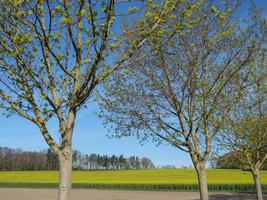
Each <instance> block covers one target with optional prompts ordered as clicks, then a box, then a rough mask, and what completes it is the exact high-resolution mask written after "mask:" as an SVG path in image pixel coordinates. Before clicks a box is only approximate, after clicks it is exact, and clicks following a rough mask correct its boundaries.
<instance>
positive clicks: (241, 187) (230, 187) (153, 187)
mask: <svg viewBox="0 0 267 200" xmlns="http://www.w3.org/2000/svg"><path fill="white" fill-rule="evenodd" d="M57 186H58V184H57V183H38V182H34V183H29V182H27V183H26V182H19V183H14V182H2V183H1V182H0V187H1V188H57ZM72 188H77V189H98V190H128V191H186V192H187V191H188V192H189V191H198V185H197V184H97V183H94V184H90V183H74V184H73V185H72ZM208 189H209V191H227V192H241V193H244V192H246V193H247V192H254V191H255V187H254V185H253V184H208ZM262 189H263V192H264V193H267V185H262Z"/></svg>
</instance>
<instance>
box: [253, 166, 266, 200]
mask: <svg viewBox="0 0 267 200" xmlns="http://www.w3.org/2000/svg"><path fill="white" fill-rule="evenodd" d="M251 173H252V175H253V179H254V183H255V188H256V194H257V200H263V197H262V189H261V182H260V170H259V169H256V170H252V171H251Z"/></svg>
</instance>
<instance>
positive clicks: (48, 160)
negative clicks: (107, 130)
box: [0, 147, 155, 171]
mask: <svg viewBox="0 0 267 200" xmlns="http://www.w3.org/2000/svg"><path fill="white" fill-rule="evenodd" d="M58 167H59V166H58V158H57V156H56V155H55V154H54V153H53V152H52V151H51V150H50V149H48V150H43V151H40V152H31V151H23V150H21V149H11V148H7V147H0V170H1V171H4V170H6V171H12V170H57V169H58ZM153 168H155V166H154V164H153V162H152V161H151V160H150V159H149V158H146V157H143V158H138V157H137V156H130V157H129V158H126V157H124V155H120V156H116V155H112V156H108V155H99V154H82V153H81V152H80V151H77V150H75V151H74V152H73V169H74V170H75V169H76V170H100V169H114V170H115V169H153Z"/></svg>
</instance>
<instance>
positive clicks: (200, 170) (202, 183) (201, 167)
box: [196, 162, 209, 200]
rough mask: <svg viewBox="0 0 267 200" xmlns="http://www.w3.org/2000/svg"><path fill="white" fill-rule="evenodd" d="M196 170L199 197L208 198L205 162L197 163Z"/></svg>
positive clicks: (204, 199) (206, 199)
mask: <svg viewBox="0 0 267 200" xmlns="http://www.w3.org/2000/svg"><path fill="white" fill-rule="evenodd" d="M196 171H197V176H198V185H199V191H200V199H201V200H208V199H209V193H208V184H207V177H206V169H205V162H199V163H197V165H196Z"/></svg>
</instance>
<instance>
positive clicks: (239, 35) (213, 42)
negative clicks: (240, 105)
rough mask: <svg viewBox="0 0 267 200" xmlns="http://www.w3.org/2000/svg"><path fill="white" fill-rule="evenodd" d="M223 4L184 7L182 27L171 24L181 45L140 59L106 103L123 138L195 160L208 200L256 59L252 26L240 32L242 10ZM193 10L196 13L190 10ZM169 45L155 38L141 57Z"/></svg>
mask: <svg viewBox="0 0 267 200" xmlns="http://www.w3.org/2000/svg"><path fill="white" fill-rule="evenodd" d="M217 3H218V2H217V1H216V4H215V1H214V2H213V3H211V1H205V2H204V3H203V4H194V3H189V2H188V1H186V2H185V3H184V4H183V5H179V7H177V9H176V10H175V13H176V19H177V20H176V21H175V22H174V23H172V22H170V23H168V25H170V26H171V27H176V28H177V31H176V34H175V35H174V37H172V38H171V39H170V40H169V41H168V42H167V43H165V44H164V45H162V46H160V47H158V48H156V51H154V52H152V54H150V55H149V56H147V57H146V58H145V59H143V60H135V57H133V58H132V60H133V64H132V65H131V66H130V67H128V68H125V69H124V70H123V72H124V74H123V75H121V73H115V74H113V75H112V77H111V80H110V81H109V82H107V83H106V86H105V87H106V88H105V94H104V95H102V96H101V94H100V95H99V96H100V97H99V104H100V107H101V108H102V112H101V113H100V114H99V115H100V117H102V118H103V119H104V123H111V124H115V132H116V136H118V137H122V136H131V135H137V138H138V139H139V140H140V141H141V142H142V141H143V140H145V139H147V138H148V137H152V138H153V139H154V140H155V141H156V142H158V143H162V142H167V143H168V144H170V145H172V146H174V147H176V148H178V149H180V150H182V151H185V152H187V153H189V155H190V157H191V160H192V162H193V165H194V168H195V170H196V172H197V176H198V182H199V188H200V196H201V199H202V200H207V199H208V188H207V180H206V172H205V165H206V162H207V160H208V159H209V157H210V154H211V153H212V144H213V143H214V138H215V137H216V136H217V135H218V133H219V132H220V131H221V130H222V128H223V126H224V119H225V118H226V116H227V115H228V112H229V111H230V110H231V108H232V107H233V105H234V102H236V101H237V99H238V95H239V94H237V93H235V90H234V89H233V82H234V81H235V79H237V77H238V75H239V72H240V71H243V72H244V73H246V72H247V73H248V68H249V66H250V65H249V64H250V63H251V60H252V58H253V56H254V55H255V54H256V53H257V50H256V49H255V48H253V47H254V45H255V40H256V39H257V38H256V37H255V34H254V33H253V30H254V26H253V24H247V26H246V27H243V28H241V27H240V24H239V23H238V20H237V19H236V18H235V16H236V15H238V12H239V9H240V7H239V4H238V2H237V4H236V3H235V1H226V2H224V4H220V3H218V4H217ZM192 7H194V8H195V11H194V12H191V11H190V10H189V11H188V10H186V9H183V8H192ZM218 8H220V9H218ZM130 39H133V38H129V40H130ZM164 39H165V36H162V37H159V36H158V35H156V36H155V37H152V38H151V39H150V40H149V42H147V43H146V45H144V46H143V47H142V48H140V49H139V54H140V55H142V54H146V53H147V52H148V51H149V50H150V49H152V48H155V46H156V44H157V43H159V42H161V41H162V40H164ZM134 61H135V62H134ZM125 74H126V75H125ZM239 78H240V80H241V79H243V78H245V76H241V77H239Z"/></svg>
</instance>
